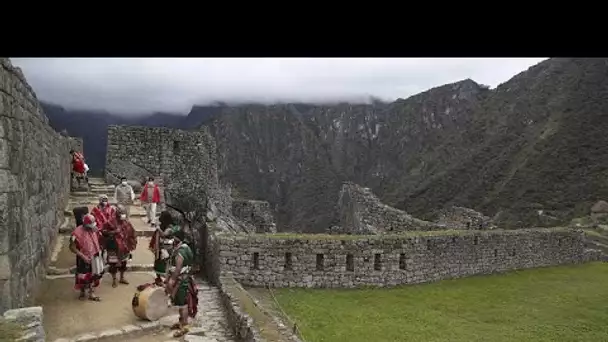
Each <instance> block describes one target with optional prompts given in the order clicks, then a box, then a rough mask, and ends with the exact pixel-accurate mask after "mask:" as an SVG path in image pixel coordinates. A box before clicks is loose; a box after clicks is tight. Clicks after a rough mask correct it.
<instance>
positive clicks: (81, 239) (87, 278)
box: [70, 214, 104, 301]
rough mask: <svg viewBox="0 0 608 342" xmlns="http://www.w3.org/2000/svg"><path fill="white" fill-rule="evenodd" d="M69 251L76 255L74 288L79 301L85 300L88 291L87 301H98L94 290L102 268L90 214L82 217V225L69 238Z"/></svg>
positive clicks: (97, 284)
mask: <svg viewBox="0 0 608 342" xmlns="http://www.w3.org/2000/svg"><path fill="white" fill-rule="evenodd" d="M70 250H71V251H72V253H74V254H76V283H75V284H74V288H75V289H76V290H79V291H80V297H79V298H80V299H85V298H86V297H85V296H86V291H87V290H88V291H89V297H88V298H89V300H92V301H99V297H98V296H96V295H95V288H96V287H98V286H99V280H100V279H101V277H102V276H103V273H104V266H103V262H102V261H101V247H100V245H99V232H98V230H97V224H96V223H95V217H94V216H93V215H91V214H87V215H85V216H84V218H83V220H82V225H81V226H78V227H76V229H74V231H73V232H72V236H71V237H70Z"/></svg>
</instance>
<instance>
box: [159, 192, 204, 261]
mask: <svg viewBox="0 0 608 342" xmlns="http://www.w3.org/2000/svg"><path fill="white" fill-rule="evenodd" d="M165 204H166V206H167V207H168V208H170V209H173V210H174V211H176V212H177V213H179V214H180V216H181V218H182V221H183V225H182V226H183V228H184V230H185V232H186V234H187V236H188V237H187V239H188V240H189V241H188V244H190V245H191V246H192V247H193V248H192V252H193V253H194V259H195V260H196V261H195V262H196V267H195V268H197V269H198V270H197V271H200V270H201V266H204V256H205V253H204V251H205V249H206V248H207V241H208V234H209V232H208V227H207V211H208V209H209V199H208V195H207V189H206V187H205V186H203V185H195V186H188V187H185V186H181V187H174V188H172V189H170V190H166V191H165ZM201 250H202V251H203V253H199V251H201Z"/></svg>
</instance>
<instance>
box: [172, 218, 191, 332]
mask: <svg viewBox="0 0 608 342" xmlns="http://www.w3.org/2000/svg"><path fill="white" fill-rule="evenodd" d="M185 235H186V234H185V233H184V231H183V230H181V229H180V230H177V231H175V232H173V234H172V237H173V253H172V255H171V258H170V264H169V269H168V272H167V273H168V279H167V286H166V291H167V293H168V294H169V295H170V296H171V302H172V304H173V305H174V306H177V307H178V308H179V322H178V323H176V324H174V325H173V326H172V327H171V329H173V330H177V331H176V332H175V334H174V335H173V336H174V337H181V336H184V335H186V334H187V333H188V331H189V329H188V316H190V317H192V318H194V317H196V313H197V309H198V308H197V306H198V298H197V292H198V290H197V288H196V285H195V284H194V278H193V277H192V275H191V271H192V266H193V263H194V253H192V249H191V248H190V246H188V245H187V244H186V243H185Z"/></svg>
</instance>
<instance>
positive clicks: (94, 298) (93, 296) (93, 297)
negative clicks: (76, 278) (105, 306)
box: [89, 295, 101, 302]
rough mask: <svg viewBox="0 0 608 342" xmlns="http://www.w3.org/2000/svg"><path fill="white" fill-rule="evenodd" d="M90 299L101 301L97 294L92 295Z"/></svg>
mask: <svg viewBox="0 0 608 342" xmlns="http://www.w3.org/2000/svg"><path fill="white" fill-rule="evenodd" d="M89 300H90V301H92V302H101V298H99V297H97V296H95V295H90V296H89Z"/></svg>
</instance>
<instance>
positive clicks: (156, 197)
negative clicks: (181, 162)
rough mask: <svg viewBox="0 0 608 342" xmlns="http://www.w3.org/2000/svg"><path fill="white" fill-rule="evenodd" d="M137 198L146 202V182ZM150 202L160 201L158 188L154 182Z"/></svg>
mask: <svg viewBox="0 0 608 342" xmlns="http://www.w3.org/2000/svg"><path fill="white" fill-rule="evenodd" d="M139 200H140V201H141V202H142V203H148V184H145V185H144V189H143V190H142V192H141V195H139ZM152 203H160V189H159V188H158V185H157V184H154V192H153V193H152Z"/></svg>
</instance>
